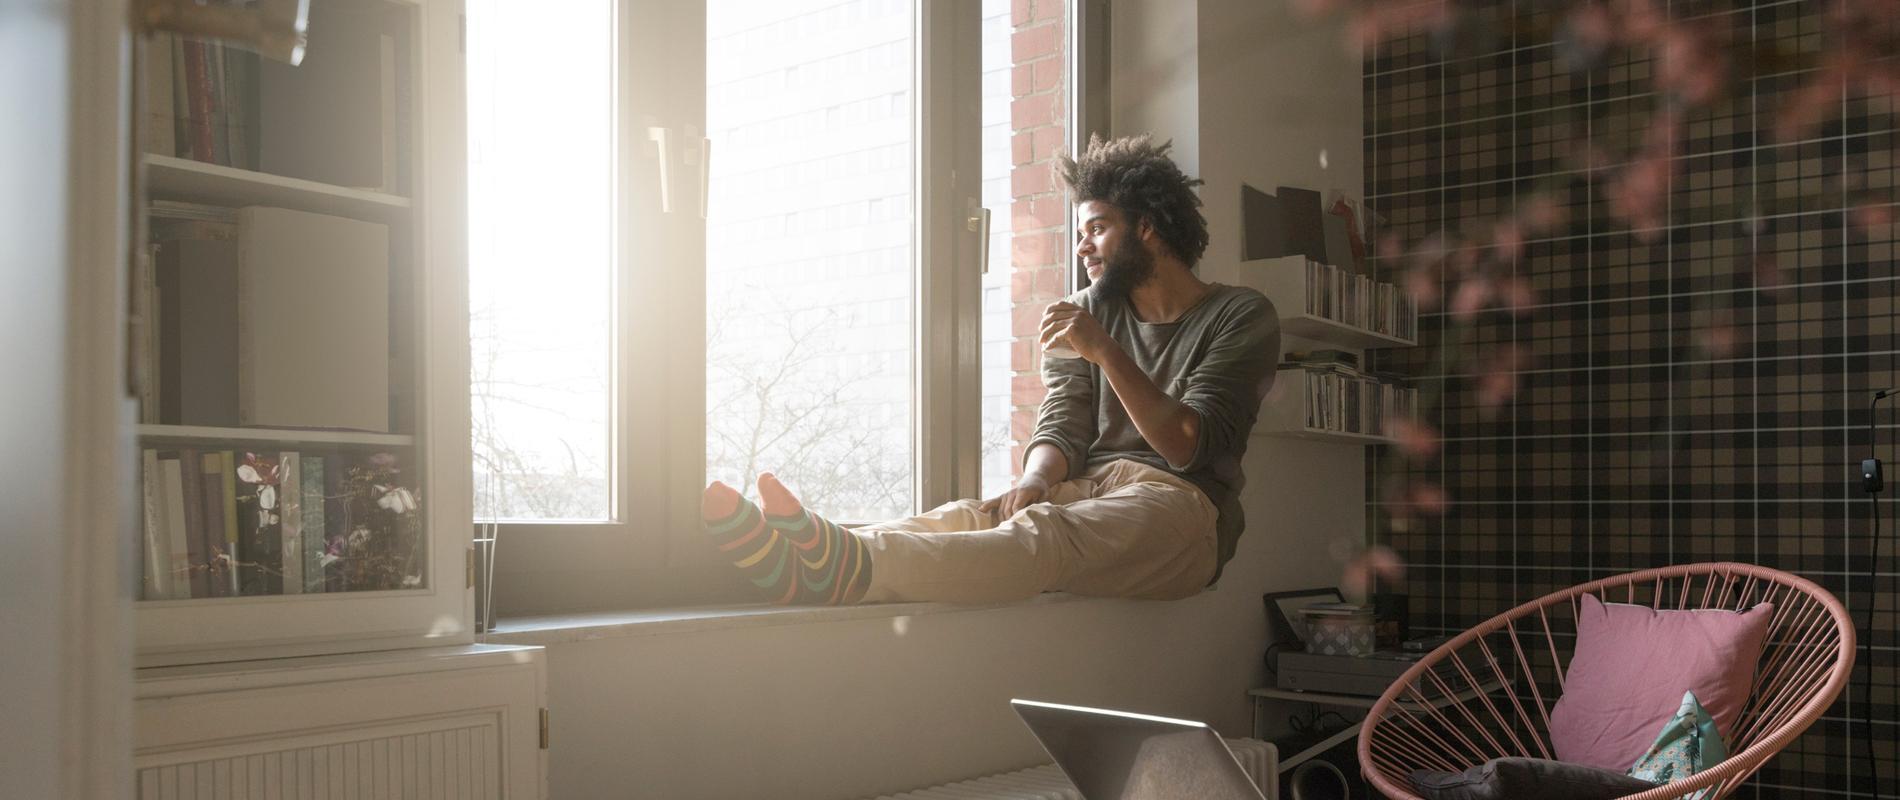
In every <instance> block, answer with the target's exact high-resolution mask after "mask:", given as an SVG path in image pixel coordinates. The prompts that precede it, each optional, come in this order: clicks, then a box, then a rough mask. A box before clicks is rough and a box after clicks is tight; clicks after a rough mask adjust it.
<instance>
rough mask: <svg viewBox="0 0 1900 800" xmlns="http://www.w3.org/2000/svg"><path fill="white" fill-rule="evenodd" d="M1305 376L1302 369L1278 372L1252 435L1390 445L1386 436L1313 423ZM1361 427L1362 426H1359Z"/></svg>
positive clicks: (1304, 371) (1262, 402) (1261, 405)
mask: <svg viewBox="0 0 1900 800" xmlns="http://www.w3.org/2000/svg"><path fill="white" fill-rule="evenodd" d="M1307 375H1308V373H1307V371H1306V370H1303V369H1295V368H1289V369H1281V370H1279V371H1278V373H1277V374H1276V376H1275V378H1274V381H1273V388H1272V389H1270V390H1268V391H1267V396H1266V398H1264V399H1263V400H1262V401H1261V403H1260V417H1259V420H1258V422H1256V423H1255V425H1254V434H1255V435H1257V436H1290V437H1294V438H1298V439H1312V440H1316V441H1325V442H1338V443H1341V444H1354V445H1368V444H1390V443H1392V441H1393V439H1392V437H1390V436H1382V435H1378V434H1372V433H1361V432H1359V431H1353V430H1342V429H1339V428H1328V427H1321V426H1319V425H1315V424H1313V419H1314V417H1315V416H1316V415H1314V414H1311V413H1309V412H1310V409H1309V406H1310V404H1311V403H1312V400H1311V391H1310V388H1309V387H1308V385H1307V380H1306V379H1307ZM1366 383H1367V385H1369V386H1376V385H1378V384H1377V383H1376V382H1373V381H1366ZM1367 399H1368V400H1370V399H1371V398H1367ZM1341 424H1342V425H1343V424H1344V423H1341ZM1364 425H1365V424H1364V423H1362V426H1364Z"/></svg>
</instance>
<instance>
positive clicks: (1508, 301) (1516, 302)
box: [1498, 276, 1537, 317]
mask: <svg viewBox="0 0 1900 800" xmlns="http://www.w3.org/2000/svg"><path fill="white" fill-rule="evenodd" d="M1498 291H1499V293H1500V294H1502V295H1503V299H1504V307H1505V308H1508V309H1510V310H1511V313H1513V314H1516V315H1518V316H1520V317H1521V316H1525V315H1527V314H1529V313H1530V312H1531V309H1532V307H1534V306H1536V305H1537V290H1536V289H1533V288H1531V282H1530V281H1527V280H1524V279H1523V278H1521V277H1518V276H1512V277H1510V278H1507V279H1505V281H1504V284H1503V285H1502V286H1501V287H1500V288H1499V290H1498Z"/></svg>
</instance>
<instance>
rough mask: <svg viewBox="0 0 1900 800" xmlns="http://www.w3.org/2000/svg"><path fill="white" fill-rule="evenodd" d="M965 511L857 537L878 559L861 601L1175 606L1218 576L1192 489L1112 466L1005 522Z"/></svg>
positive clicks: (1208, 527)
mask: <svg viewBox="0 0 1900 800" xmlns="http://www.w3.org/2000/svg"><path fill="white" fill-rule="evenodd" d="M980 505H982V501H981V500H958V501H956V502H953V503H947V504H944V505H942V506H939V507H937V508H936V509H933V510H931V511H930V512H928V513H925V514H921V515H919V516H915V517H911V518H909V519H902V520H895V521H891V522H880V523H875V524H871V525H865V526H863V527H860V528H857V529H855V530H854V531H853V533H855V534H856V535H857V536H858V538H860V539H862V540H864V543H865V544H867V545H869V546H870V549H871V586H870V589H869V590H868V591H867V592H866V593H865V596H864V602H867V603H891V602H903V601H938V602H950V603H1001V602H1008V601H1011V600H1022V599H1027V598H1030V597H1034V596H1035V595H1036V594H1037V593H1040V592H1050V591H1064V592H1072V593H1075V594H1080V595H1090V596H1096V597H1139V598H1146V599H1153V600H1175V599H1179V598H1183V597H1190V596H1192V595H1194V594H1196V593H1198V592H1200V591H1201V589H1202V587H1204V586H1206V585H1207V582H1208V581H1209V580H1211V579H1212V578H1213V577H1214V561H1215V558H1216V555H1215V548H1216V544H1215V536H1214V520H1215V511H1214V505H1213V503H1211V502H1209V501H1208V499H1207V495H1205V494H1202V493H1201V490H1200V489H1198V488H1196V487H1195V486H1194V484H1191V483H1188V482H1187V481H1186V480H1184V479H1182V478H1179V477H1176V476H1174V475H1171V474H1169V473H1167V472H1164V471H1162V470H1159V469H1156V468H1154V467H1150V466H1148V465H1146V464H1142V463H1140V462H1137V461H1115V462H1111V463H1108V464H1104V465H1102V466H1100V467H1097V468H1095V469H1093V470H1091V471H1089V473H1088V474H1087V475H1084V476H1082V477H1080V478H1077V479H1075V480H1071V481H1063V482H1062V483H1058V484H1056V485H1055V486H1052V487H1050V489H1049V499H1048V501H1047V502H1042V503H1036V504H1035V505H1032V506H1029V507H1028V508H1025V509H1022V510H1021V511H1018V512H1016V514H1015V516H1012V517H1010V518H1009V519H1006V520H1000V521H999V520H997V519H995V513H994V512H991V513H984V512H982V511H979V510H978V506H980Z"/></svg>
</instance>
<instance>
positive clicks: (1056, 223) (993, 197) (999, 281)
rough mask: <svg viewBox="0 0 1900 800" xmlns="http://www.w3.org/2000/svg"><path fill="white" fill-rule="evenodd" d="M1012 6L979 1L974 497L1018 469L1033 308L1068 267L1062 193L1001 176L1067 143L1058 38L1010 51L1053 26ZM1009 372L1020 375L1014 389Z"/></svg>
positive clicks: (1033, 393) (1043, 160)
mask: <svg viewBox="0 0 1900 800" xmlns="http://www.w3.org/2000/svg"><path fill="white" fill-rule="evenodd" d="M1011 5H1012V3H1011V2H1010V0H983V67H982V69H983V101H982V102H983V110H982V114H983V121H982V126H983V207H984V208H988V209H990V210H991V215H990V242H989V248H990V271H989V274H987V275H985V276H984V277H983V351H982V358H983V364H982V376H983V377H982V381H983V390H982V393H983V417H982V419H983V431H982V437H983V438H982V458H983V476H982V479H983V491H982V496H983V497H995V496H997V495H999V494H1002V493H1003V492H1004V491H1006V490H1008V489H1009V487H1010V486H1011V484H1012V483H1013V482H1014V481H1015V478H1016V476H1017V475H1018V474H1020V473H1021V472H1022V449H1021V448H1022V444H1023V442H1022V441H1021V439H1018V438H1017V437H1018V436H1021V437H1023V438H1027V436H1028V432H1029V431H1030V430H1031V429H1032V428H1033V427H1034V426H1035V422H1036V407H1037V404H1038V403H1040V402H1041V400H1042V394H1041V385H1042V384H1041V379H1040V373H1039V372H1038V367H1037V361H1036V359H1037V358H1038V357H1040V353H1039V352H1038V351H1037V349H1036V347H1035V344H1036V326H1037V323H1038V322H1039V320H1040V317H1041V309H1042V307H1043V306H1046V305H1048V304H1050V303H1053V302H1055V301H1057V300H1059V299H1061V298H1062V295H1063V287H1064V286H1065V285H1066V284H1065V282H1064V281H1065V279H1066V275H1067V270H1068V264H1069V261H1070V258H1069V251H1068V248H1067V245H1066V244H1064V242H1065V241H1066V230H1067V219H1068V205H1067V200H1066V199H1065V197H1064V195H1063V193H1062V191H1061V190H1060V189H1057V188H1054V187H1051V188H1048V189H1039V188H1038V184H1037V183H1036V182H1033V181H1032V182H1028V183H1027V184H1026V185H1025V189H1026V191H1025V193H1023V194H1020V195H1019V194H1017V193H1016V192H1015V190H1014V189H1013V188H1012V181H1011V179H1010V176H1011V172H1012V171H1013V170H1046V169H1048V168H1049V162H1050V160H1051V159H1052V158H1053V153H1054V150H1055V148H1056V147H1057V146H1059V145H1062V144H1065V143H1066V142H1067V135H1066V132H1067V127H1066V126H1067V122H1068V120H1067V117H1066V116H1065V113H1064V109H1066V108H1067V106H1068V103H1067V102H1066V99H1065V97H1064V95H1065V93H1066V92H1067V83H1066V80H1065V69H1066V68H1065V62H1064V59H1063V53H1062V49H1061V47H1062V45H1061V42H1062V41H1064V40H1063V38H1062V37H1061V36H1060V35H1058V36H1055V37H1053V38H1044V37H1042V36H1029V37H1024V39H1025V41H1026V42H1053V44H1048V45H1046V46H1044V45H1016V44H1013V43H1012V38H1011V37H1012V36H1013V35H1014V34H1016V33H1019V32H1027V31H1031V30H1039V29H1045V28H1053V29H1054V30H1055V31H1056V32H1058V33H1059V32H1060V31H1061V27H1060V26H1061V25H1062V20H1061V19H1059V18H1055V17H1053V16H1050V15H1045V14H1041V13H1038V14H1036V15H1034V16H1032V17H1030V18H1028V19H1023V20H1020V24H1018V22H1019V21H1018V20H1016V19H1015V18H1014V17H1013V16H1012V14H1011V10H1010V9H1011ZM1037 8H1038V9H1040V8H1042V4H1040V3H1038V4H1037ZM1057 16H1059V15H1057ZM1037 47H1043V48H1044V49H1041V50H1038V49H1036V48H1037ZM1018 101H1026V102H1018ZM1045 102H1047V104H1046V105H1045ZM1051 108H1052V109H1054V110H1053V111H1045V110H1044V109H1051ZM1018 376H1020V377H1023V378H1026V380H1024V381H1021V382H1020V385H1019V383H1018V382H1016V381H1015V380H1014V378H1016V377H1018Z"/></svg>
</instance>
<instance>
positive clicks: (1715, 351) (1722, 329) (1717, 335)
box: [1701, 315, 1742, 358]
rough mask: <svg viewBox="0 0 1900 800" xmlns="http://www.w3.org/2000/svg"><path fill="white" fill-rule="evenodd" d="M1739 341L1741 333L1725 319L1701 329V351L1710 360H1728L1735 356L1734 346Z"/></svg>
mask: <svg viewBox="0 0 1900 800" xmlns="http://www.w3.org/2000/svg"><path fill="white" fill-rule="evenodd" d="M1723 316H1724V317H1726V316H1727V315H1723ZM1741 340H1742V334H1741V331H1739V330H1737V329H1736V327H1735V326H1734V325H1733V324H1731V323H1730V322H1729V321H1728V320H1727V319H1723V320H1721V321H1718V322H1712V323H1710V324H1708V325H1706V326H1704V327H1703V328H1702V332H1701V343H1702V350H1703V352H1705V353H1707V354H1708V356H1709V357H1710V358H1729V357H1730V356H1733V355H1735V349H1736V346H1737V345H1739V344H1740V343H1741Z"/></svg>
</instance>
